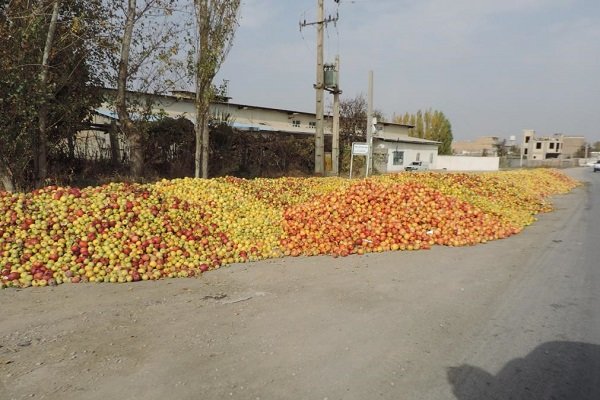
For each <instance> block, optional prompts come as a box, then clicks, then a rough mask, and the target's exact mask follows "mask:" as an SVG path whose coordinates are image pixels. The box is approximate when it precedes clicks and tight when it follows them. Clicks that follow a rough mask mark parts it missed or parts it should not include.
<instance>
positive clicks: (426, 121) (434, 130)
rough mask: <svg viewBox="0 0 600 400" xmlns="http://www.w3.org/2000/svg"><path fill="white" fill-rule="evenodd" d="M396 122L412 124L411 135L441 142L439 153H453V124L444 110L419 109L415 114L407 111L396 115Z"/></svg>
mask: <svg viewBox="0 0 600 400" xmlns="http://www.w3.org/2000/svg"><path fill="white" fill-rule="evenodd" d="M394 122H396V123H401V124H407V125H412V126H413V128H411V129H410V130H409V135H410V136H413V137H418V138H421V139H428V140H435V141H437V142H440V146H439V150H438V151H439V154H444V155H446V154H452V139H453V137H452V125H451V124H450V121H449V120H448V118H446V116H445V115H444V113H443V112H441V111H437V110H435V111H434V110H431V109H429V110H426V111H425V112H423V111H421V110H419V111H417V112H416V113H415V114H409V113H406V114H404V115H402V116H401V117H396V118H395V120H394Z"/></svg>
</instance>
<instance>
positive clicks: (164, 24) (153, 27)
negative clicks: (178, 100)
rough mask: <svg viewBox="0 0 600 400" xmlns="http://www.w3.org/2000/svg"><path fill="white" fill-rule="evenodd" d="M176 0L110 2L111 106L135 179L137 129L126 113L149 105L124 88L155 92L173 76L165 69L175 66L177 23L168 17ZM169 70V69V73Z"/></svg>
mask: <svg viewBox="0 0 600 400" xmlns="http://www.w3.org/2000/svg"><path fill="white" fill-rule="evenodd" d="M176 5H177V1H176V0H140V1H138V0H123V1H119V2H115V3H114V5H113V13H112V19H113V23H114V24H115V26H114V28H113V29H114V30H115V31H116V32H117V33H113V35H114V36H115V39H114V41H115V42H116V43H118V46H116V47H118V61H117V62H116V63H114V64H115V65H114V66H113V68H114V69H115V70H116V77H115V80H116V87H117V96H116V99H115V109H116V111H117V115H118V117H119V121H120V128H121V131H122V132H123V134H124V136H125V137H126V138H127V140H128V142H129V148H130V161H131V174H132V176H133V177H134V178H136V179H139V178H140V177H141V176H142V173H143V169H144V154H143V148H144V146H143V143H142V141H143V131H142V129H141V128H140V126H139V124H137V123H136V121H134V119H133V118H132V115H133V114H136V115H137V116H140V115H142V114H150V113H151V112H150V109H151V106H150V105H149V104H147V103H140V102H139V101H138V100H139V99H137V98H135V96H130V95H128V88H130V87H134V88H136V89H138V90H139V91H141V92H149V91H152V92H155V93H160V92H164V91H167V90H168V89H170V88H172V87H173V86H172V85H173V84H174V81H173V80H172V79H169V78H171V77H172V76H171V77H168V76H167V77H166V76H165V71H170V72H173V71H176V70H178V69H179V67H180V66H182V65H183V62H180V61H177V60H176V56H177V55H178V49H179V43H178V40H179V34H180V33H181V32H182V31H183V30H184V29H183V28H181V23H178V22H176V19H175V18H170V17H171V15H172V13H173V11H174V9H175V6H176ZM172 75H174V74H172Z"/></svg>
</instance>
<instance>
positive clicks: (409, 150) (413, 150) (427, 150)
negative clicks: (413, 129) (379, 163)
mask: <svg viewBox="0 0 600 400" xmlns="http://www.w3.org/2000/svg"><path fill="white" fill-rule="evenodd" d="M375 151H376V152H377V153H385V152H386V151H387V155H388V158H387V172H400V171H404V168H405V167H406V166H407V165H409V164H410V163H411V162H413V161H417V154H418V155H419V160H420V161H425V162H427V163H429V164H430V168H431V166H433V165H435V164H436V159H437V157H438V155H437V152H438V149H437V145H431V144H417V143H402V142H399V143H393V142H378V143H376V144H375ZM394 151H403V152H404V162H403V163H402V165H394ZM432 159H433V161H432Z"/></svg>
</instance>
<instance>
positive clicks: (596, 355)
mask: <svg viewBox="0 0 600 400" xmlns="http://www.w3.org/2000/svg"><path fill="white" fill-rule="evenodd" d="M569 172H570V173H571V174H572V175H573V176H575V177H577V178H578V179H581V180H582V181H587V183H586V185H585V187H584V188H582V189H579V190H577V191H576V192H575V193H572V194H569V195H567V196H564V197H561V198H559V199H557V200H556V203H555V204H556V207H557V211H556V212H555V213H552V214H548V215H545V216H543V217H542V218H541V221H540V222H539V223H538V224H536V225H535V226H534V227H532V228H530V230H529V231H528V232H526V233H525V234H524V235H525V236H524V237H523V239H525V240H522V241H518V242H517V243H515V246H514V247H513V248H512V250H509V251H510V253H509V254H506V255H505V256H504V257H502V256H500V257H501V258H500V259H499V260H496V261H493V262H494V263H498V262H499V263H506V262H510V263H519V264H520V265H519V272H518V273H517V275H516V276H515V279H512V280H511V282H510V283H509V285H508V286H507V287H506V290H504V291H503V293H501V294H500V295H499V296H497V297H496V298H495V299H494V300H493V304H492V305H491V307H490V308H489V314H488V315H487V316H486V318H485V319H484V320H482V321H481V323H480V324H479V326H477V328H476V329H473V330H471V331H470V332H469V333H468V335H467V336H466V337H465V338H464V340H463V341H462V343H460V347H461V348H462V349H461V350H460V351H459V353H461V355H460V356H461V359H460V365H457V366H453V367H451V368H449V369H448V371H447V375H448V382H449V383H450V384H451V386H452V391H453V394H454V395H455V396H456V398H457V399H461V400H467V399H468V400H470V399H590V400H591V399H600V174H594V173H592V172H591V171H590V169H576V170H571V171H569ZM532 239H535V240H532ZM524 244H528V246H524ZM496 256H499V255H498V254H496ZM433 392H434V393H435V395H434V396H425V397H423V398H439V399H443V398H448V396H447V395H446V393H445V390H443V389H442V390H440V391H435V390H434V391H433Z"/></svg>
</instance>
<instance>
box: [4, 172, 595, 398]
mask: <svg viewBox="0 0 600 400" xmlns="http://www.w3.org/2000/svg"><path fill="white" fill-rule="evenodd" d="M569 173H570V174H572V175H573V176H575V177H577V178H579V179H582V180H587V181H588V183H587V184H586V185H585V186H583V187H581V188H578V189H576V190H575V191H573V192H572V193H570V194H567V195H564V196H559V197H557V198H556V199H555V201H554V204H555V206H556V211H554V212H553V213H549V214H544V215H541V216H540V218H539V221H538V222H536V223H535V224H533V225H532V226H530V227H528V228H527V229H525V231H524V232H522V233H521V234H519V235H517V236H514V237H511V238H508V239H505V240H500V241H494V242H490V243H488V244H486V245H479V246H474V247H464V248H445V247H435V248H433V249H432V250H430V251H417V252H389V253H383V254H369V255H366V256H362V257H358V256H352V257H346V258H337V259H333V258H330V257H312V258H289V259H281V260H270V261H267V262H261V263H255V264H245V265H237V266H232V267H228V268H223V269H220V270H218V271H214V272H211V273H208V274H206V275H205V276H203V277H202V278H200V279H178V280H169V281H160V282H143V283H138V284H132V285H91V284H90V285H82V284H80V285H61V286H58V287H55V288H30V289H26V290H20V291H16V290H4V291H1V292H0V304H2V306H1V308H0V399H2V400H3V399H22V398H35V399H39V398H42V399H61V400H69V399H101V400H105V399H117V398H118V399H144V400H150V399H167V398H168V399H190V400H191V399H225V398H227V399H251V400H256V399H261V400H270V399H317V400H323V399H328V400H333V399H350V400H365V399H434V400H435V399H459V400H475V399H478V400H479V399H499V400H500V399H502V400H505V399H506V400H508V399H532V400H538V399H555V400H558V399H565V400H567V399H568V400H580V399H581V400H583V399H588V400H592V399H594V400H597V399H600V174H598V173H597V174H593V173H591V171H589V169H574V170H570V171H569Z"/></svg>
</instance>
